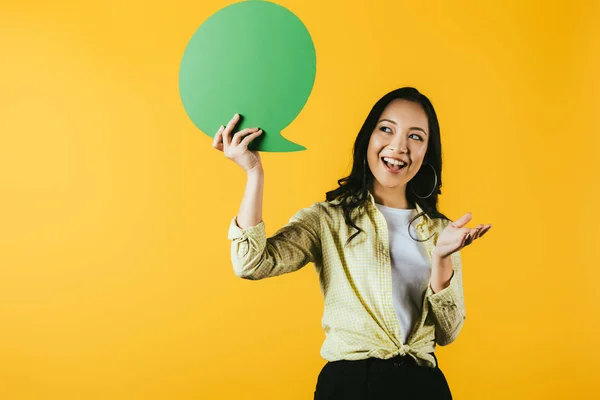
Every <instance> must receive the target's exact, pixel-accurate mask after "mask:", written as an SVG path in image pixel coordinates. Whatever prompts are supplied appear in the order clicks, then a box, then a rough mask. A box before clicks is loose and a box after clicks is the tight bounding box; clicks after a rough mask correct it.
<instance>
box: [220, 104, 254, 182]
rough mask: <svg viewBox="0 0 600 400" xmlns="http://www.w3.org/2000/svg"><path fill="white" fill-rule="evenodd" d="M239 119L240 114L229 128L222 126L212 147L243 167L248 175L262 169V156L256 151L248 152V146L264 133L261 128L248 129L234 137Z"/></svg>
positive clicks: (235, 116) (229, 124)
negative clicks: (234, 130) (234, 129)
mask: <svg viewBox="0 0 600 400" xmlns="http://www.w3.org/2000/svg"><path fill="white" fill-rule="evenodd" d="M239 119H240V116H239V114H235V115H234V116H233V118H232V119H231V121H229V123H228V124H227V126H221V127H220V128H219V130H218V131H217V134H216V135H215V138H214V140H213V144H212V146H213V147H214V148H215V149H217V150H220V151H222V152H223V153H225V157H227V158H229V159H230V160H232V161H233V162H235V163H236V164H237V165H239V166H240V167H242V169H243V170H244V171H245V172H246V173H249V172H252V171H257V170H259V169H261V168H262V163H261V161H260V155H259V154H258V151H256V150H248V144H249V143H250V142H251V141H252V140H253V139H254V138H255V137H257V136H259V135H261V134H262V133H263V131H262V129H259V128H246V129H242V130H241V131H239V132H236V133H235V134H233V135H232V132H233V128H235V126H236V125H237V123H238V121H239Z"/></svg>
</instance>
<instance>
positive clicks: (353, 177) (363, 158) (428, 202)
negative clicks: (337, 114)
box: [325, 87, 449, 244]
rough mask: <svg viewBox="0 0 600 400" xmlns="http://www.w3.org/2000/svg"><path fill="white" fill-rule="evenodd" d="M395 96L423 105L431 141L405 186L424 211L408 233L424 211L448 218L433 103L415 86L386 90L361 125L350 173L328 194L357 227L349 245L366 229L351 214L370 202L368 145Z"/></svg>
mask: <svg viewBox="0 0 600 400" xmlns="http://www.w3.org/2000/svg"><path fill="white" fill-rule="evenodd" d="M396 99H404V100H408V101H412V102H415V103H417V104H420V105H421V107H423V110H424V111H425V114H427V121H428V123H429V143H428V145H427V152H426V153H425V156H424V159H423V165H422V166H421V169H419V171H418V172H417V174H416V175H415V176H414V178H413V179H411V180H410V181H409V182H408V184H407V187H406V199H407V200H408V202H409V203H411V202H412V203H417V204H419V206H420V207H421V208H422V210H423V212H421V213H419V214H418V215H416V216H415V217H414V218H413V219H412V220H411V221H410V223H409V224H408V232H409V235H410V225H411V224H412V223H413V222H414V221H415V220H416V219H418V218H419V217H422V216H423V214H426V215H427V217H429V218H431V219H434V218H443V219H446V220H449V219H448V217H446V216H445V215H444V214H442V213H440V212H439V211H438V209H437V201H438V195H439V194H441V193H442V191H441V187H442V143H441V138H440V126H439V123H438V119H437V115H436V113H435V110H434V109H433V105H432V104H431V102H430V101H429V99H428V98H427V97H426V96H425V95H423V94H421V93H420V92H419V91H418V90H417V89H415V88H413V87H403V88H399V89H396V90H393V91H391V92H389V93H387V94H386V95H385V96H383V97H382V98H381V99H379V101H377V103H375V105H374V106H373V108H372V109H371V112H369V115H368V116H367V119H366V120H365V122H364V124H363V126H362V128H360V131H359V132H358V136H357V137H356V140H355V142H354V156H353V158H354V159H353V163H352V171H351V172H350V175H348V176H346V177H344V178H341V179H339V180H338V185H339V187H338V188H337V189H334V190H331V191H329V192H327V193H326V194H325V196H326V199H327V201H329V202H331V201H333V200H335V199H338V200H340V202H339V203H336V204H334V205H333V206H334V207H342V210H343V213H344V220H345V221H346V225H348V226H350V227H353V228H354V229H357V232H355V233H354V234H353V235H352V236H350V238H348V240H347V241H346V244H348V243H349V242H350V241H351V240H352V239H353V238H354V237H355V236H356V235H358V234H359V233H360V232H363V230H362V229H361V228H360V227H358V226H357V225H356V224H355V223H354V222H353V221H352V219H351V217H350V214H351V213H352V211H353V210H354V209H356V208H358V207H363V206H364V203H365V202H366V201H368V198H369V197H368V190H369V189H370V188H371V185H372V183H373V178H374V177H373V173H372V172H371V170H370V169H369V165H368V163H367V148H368V146H369V140H370V139H371V134H372V133H373V130H375V127H376V125H377V121H379V118H380V117H381V114H382V113H383V110H384V109H385V108H386V107H387V105H388V104H389V103H391V102H392V101H393V100H396ZM426 164H430V165H431V166H432V167H433V169H434V170H435V173H436V174H437V177H438V178H437V187H436V188H433V183H434V176H433V173H432V172H433V171H431V168H430V167H429V166H426ZM423 166H425V168H423ZM432 188H433V190H432ZM413 191H416V192H417V193H418V194H419V196H424V195H425V194H426V193H431V194H430V195H429V196H428V197H427V198H424V199H423V198H419V197H417V196H416V195H415V194H414V192H413ZM411 238H412V236H411ZM430 238H431V236H430V237H429V238H427V239H425V240H420V239H418V238H413V239H414V240H416V241H421V242H422V241H426V240H429V239H430Z"/></svg>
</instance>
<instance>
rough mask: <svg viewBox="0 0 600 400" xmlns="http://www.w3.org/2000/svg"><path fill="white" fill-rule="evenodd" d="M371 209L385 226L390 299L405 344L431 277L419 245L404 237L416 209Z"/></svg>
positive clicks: (419, 315)
mask: <svg viewBox="0 0 600 400" xmlns="http://www.w3.org/2000/svg"><path fill="white" fill-rule="evenodd" d="M375 206H376V207H377V208H378V209H379V211H381V213H382V214H383V215H384V217H385V219H386V221H387V225H388V236H389V241H390V244H389V248H390V259H391V264H392V297H393V302H394V309H395V310H396V315H397V316H398V321H399V322H400V327H401V332H402V340H403V343H404V344H406V342H407V340H408V337H409V336H410V334H411V333H412V331H413V327H414V325H415V324H416V323H417V322H419V319H420V317H421V313H422V311H423V310H422V306H423V299H424V296H425V292H426V290H427V285H428V284H429V279H430V278H431V263H430V261H429V257H428V255H427V250H426V249H425V246H424V245H423V243H421V242H417V241H416V240H414V239H412V238H411V237H410V236H409V235H408V223H409V222H410V220H411V219H413V218H414V216H415V215H417V210H416V209H401V208H392V207H387V206H384V205H381V204H375ZM415 223H418V221H414V222H413V224H412V225H411V227H410V230H411V235H412V237H413V238H419V235H418V234H417V232H416V231H415V228H414V226H415Z"/></svg>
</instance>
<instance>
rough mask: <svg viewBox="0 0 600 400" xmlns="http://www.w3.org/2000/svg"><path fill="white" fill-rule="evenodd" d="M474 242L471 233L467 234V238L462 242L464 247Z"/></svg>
mask: <svg viewBox="0 0 600 400" xmlns="http://www.w3.org/2000/svg"><path fill="white" fill-rule="evenodd" d="M472 242H473V237H472V236H471V233H470V232H469V233H467V234H466V235H465V237H464V238H463V241H462V247H465V246H468V245H470V244H471V243H472Z"/></svg>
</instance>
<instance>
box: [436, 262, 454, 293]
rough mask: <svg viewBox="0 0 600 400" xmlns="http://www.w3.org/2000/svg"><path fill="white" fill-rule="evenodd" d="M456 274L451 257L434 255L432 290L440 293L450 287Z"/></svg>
mask: <svg viewBox="0 0 600 400" xmlns="http://www.w3.org/2000/svg"><path fill="white" fill-rule="evenodd" d="M453 273H454V267H453V266H452V260H451V259H450V256H448V257H440V256H438V255H436V254H435V253H434V255H433V260H432V265H431V281H430V284H431V289H432V290H433V292H434V293H438V292H440V291H442V290H444V289H445V288H447V287H448V286H450V278H452V274H453Z"/></svg>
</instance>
